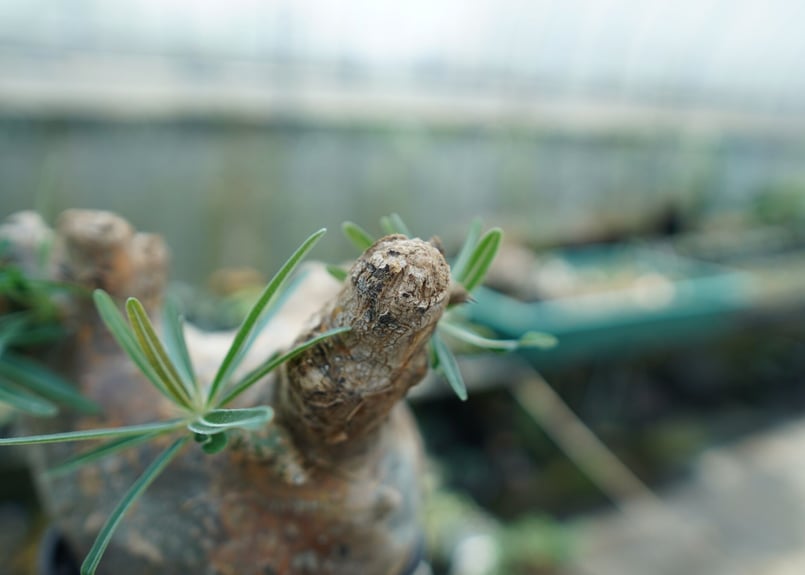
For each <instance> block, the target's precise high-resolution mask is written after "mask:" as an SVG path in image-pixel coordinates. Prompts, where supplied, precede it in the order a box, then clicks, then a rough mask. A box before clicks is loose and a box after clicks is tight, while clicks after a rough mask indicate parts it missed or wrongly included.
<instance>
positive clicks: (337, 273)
mask: <svg viewBox="0 0 805 575" xmlns="http://www.w3.org/2000/svg"><path fill="white" fill-rule="evenodd" d="M325 269H326V270H327V273H328V274H330V275H331V276H333V277H334V278H335V279H337V280H338V281H340V282H343V281H345V280H346V279H347V276H348V275H349V272H347V270H345V269H344V268H342V267H340V266H333V265H328V266H327V267H326V268H325Z"/></svg>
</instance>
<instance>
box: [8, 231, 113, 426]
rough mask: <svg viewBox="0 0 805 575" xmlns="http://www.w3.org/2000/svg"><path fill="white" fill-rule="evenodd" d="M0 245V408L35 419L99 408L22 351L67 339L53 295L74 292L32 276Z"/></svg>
mask: <svg viewBox="0 0 805 575" xmlns="http://www.w3.org/2000/svg"><path fill="white" fill-rule="evenodd" d="M8 247H9V246H8V243H7V242H4V243H2V244H0V313H2V314H3V315H2V316H0V404H5V405H7V406H10V407H11V408H13V409H14V410H17V411H20V412H22V413H26V414H28V415H34V416H49V415H54V414H55V413H56V412H57V411H58V406H59V405H63V406H66V407H71V408H73V409H77V410H79V411H83V412H96V411H97V410H98V407H97V406H96V405H95V404H94V403H93V402H91V401H89V400H88V399H86V398H84V397H83V396H82V395H81V394H80V393H78V392H77V391H76V390H75V388H74V387H73V386H72V385H71V384H70V383H69V382H67V381H65V380H64V379H63V378H62V377H60V376H59V375H58V374H56V373H54V372H52V371H50V370H49V369H47V368H45V367H43V366H42V365H40V364H39V363H37V362H35V361H33V360H32V359H30V358H28V357H26V351H28V350H31V349H34V348H36V347H39V346H41V345H45V344H49V343H53V342H54V341H57V340H59V339H60V338H63V337H64V336H65V335H66V331H65V328H64V327H63V326H62V324H61V322H60V321H59V310H58V307H57V306H56V304H55V303H54V296H55V295H56V294H58V293H60V292H63V291H65V290H73V291H76V290H77V289H78V288H76V287H74V286H70V285H67V284H62V283H59V282H52V281H46V280H40V279H36V278H32V277H30V275H28V274H26V273H25V272H24V271H23V269H22V268H21V267H20V266H18V265H15V264H14V263H12V262H11V261H10V259H9V258H8V256H7V252H8Z"/></svg>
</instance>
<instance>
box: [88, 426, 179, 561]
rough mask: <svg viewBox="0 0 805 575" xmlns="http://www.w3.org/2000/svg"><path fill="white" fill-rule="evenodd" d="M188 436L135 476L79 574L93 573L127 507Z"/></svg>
mask: <svg viewBox="0 0 805 575" xmlns="http://www.w3.org/2000/svg"><path fill="white" fill-rule="evenodd" d="M188 439H189V437H183V438H181V439H177V440H176V441H175V442H173V444H172V445H170V446H169V447H168V448H167V449H166V450H165V451H163V452H162V453H161V454H160V455H159V457H157V458H156V459H155V460H154V461H153V462H152V463H151V465H149V466H148V469H146V470H145V471H144V472H143V474H142V475H141V476H140V477H139V478H137V481H135V482H134V483H133V484H132V486H131V487H130V488H129V490H128V491H127V492H126V494H125V495H124V496H123V499H121V500H120V502H119V503H118V504H117V507H115V509H114V511H112V514H111V515H110V516H109V518H108V519H107V520H106V523H105V524H104V526H103V527H102V528H101V531H100V533H98V537H97V538H96V539H95V543H93V544H92V548H91V549H90V550H89V553H88V554H87V557H86V559H84V563H82V564H81V575H94V573H95V570H96V569H97V568H98V563H100V561H101V557H102V556H103V553H104V551H106V547H107V546H108V545H109V541H110V540H111V539H112V535H113V534H114V532H115V529H117V526H118V525H119V524H120V521H121V520H122V519H123V516H124V515H125V514H126V512H127V511H128V510H129V508H130V507H131V506H132V505H133V504H134V502H135V501H137V499H139V497H140V496H141V495H142V494H143V492H144V491H145V490H146V489H148V486H149V485H151V483H152V482H153V481H154V479H156V478H157V476H159V474H160V473H162V471H163V470H164V469H165V467H167V465H168V464H169V463H170V462H171V460H173V458H174V457H176V455H177V453H179V450H180V449H181V448H182V447H183V446H184V444H185V443H186V442H187V440H188Z"/></svg>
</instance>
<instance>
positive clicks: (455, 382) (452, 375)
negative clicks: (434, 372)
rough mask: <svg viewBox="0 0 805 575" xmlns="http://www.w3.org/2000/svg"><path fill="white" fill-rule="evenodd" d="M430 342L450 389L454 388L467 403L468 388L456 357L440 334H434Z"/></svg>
mask: <svg viewBox="0 0 805 575" xmlns="http://www.w3.org/2000/svg"><path fill="white" fill-rule="evenodd" d="M430 341H431V343H432V344H433V350H434V352H435V353H436V357H437V358H438V360H439V368H440V371H441V372H442V373H443V374H444V377H445V378H446V379H447V383H449V384H450V387H452V388H453V391H454V392H455V393H456V395H457V396H458V398H459V399H460V400H461V401H466V400H467V386H466V385H464V378H463V377H461V371H460V370H459V369H458V362H457V361H456V357H455V356H454V355H453V352H452V351H450V348H449V347H447V344H446V343H445V342H444V340H443V339H442V338H441V336H440V335H439V334H438V333H434V334H433V335H432V336H431V338H430Z"/></svg>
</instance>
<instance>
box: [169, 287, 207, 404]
mask: <svg viewBox="0 0 805 575" xmlns="http://www.w3.org/2000/svg"><path fill="white" fill-rule="evenodd" d="M162 321H163V326H164V329H165V334H164V339H165V348H166V350H167V352H168V356H169V357H170V358H171V360H172V362H173V365H175V366H176V367H177V368H178V369H179V370H180V371H181V374H180V375H181V377H180V380H181V381H182V383H185V384H186V389H187V393H188V394H189V395H190V397H201V389H200V388H199V385H198V379H196V373H195V370H194V369H193V362H192V361H191V359H190V352H189V351H188V349H187V342H186V341H185V338H184V318H182V316H181V315H180V314H179V310H178V308H177V306H176V302H175V301H174V299H173V298H170V297H169V298H167V299H166V300H165V306H164V309H163V314H162Z"/></svg>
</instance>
